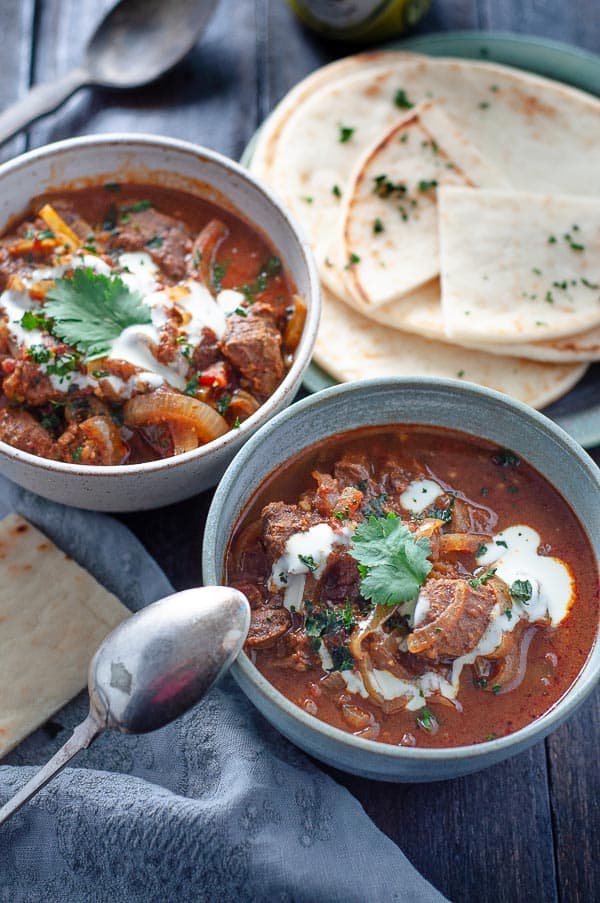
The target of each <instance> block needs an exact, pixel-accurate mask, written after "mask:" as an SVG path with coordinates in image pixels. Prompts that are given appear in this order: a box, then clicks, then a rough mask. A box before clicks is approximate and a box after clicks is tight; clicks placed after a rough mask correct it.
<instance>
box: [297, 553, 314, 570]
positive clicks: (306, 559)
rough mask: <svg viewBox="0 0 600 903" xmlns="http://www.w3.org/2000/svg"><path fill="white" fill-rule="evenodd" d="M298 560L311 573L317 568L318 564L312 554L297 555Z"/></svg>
mask: <svg viewBox="0 0 600 903" xmlns="http://www.w3.org/2000/svg"><path fill="white" fill-rule="evenodd" d="M298 560H299V561H301V562H302V564H303V565H304V566H305V567H307V568H308V570H309V571H310V572H311V574H312V573H313V571H316V570H317V568H318V564H317V562H316V561H315V559H314V558H313V557H312V555H298Z"/></svg>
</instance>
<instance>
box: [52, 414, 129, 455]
mask: <svg viewBox="0 0 600 903" xmlns="http://www.w3.org/2000/svg"><path fill="white" fill-rule="evenodd" d="M56 445H57V449H58V450H59V453H60V456H61V458H62V460H63V461H67V462H69V463H71V464H73V463H74V464H100V465H102V466H107V465H110V464H123V462H124V461H125V459H126V458H127V454H128V448H127V446H126V445H125V443H124V442H123V440H122V439H121V434H120V433H119V430H118V429H117V427H116V426H115V424H114V423H113V421H112V420H111V419H110V417H100V416H99V417H89V418H88V419H87V420H83V421H82V422H81V423H74V424H72V425H71V426H69V427H68V428H67V429H66V430H65V432H64V433H63V434H62V436H61V437H60V438H59V439H58V442H57V443H56Z"/></svg>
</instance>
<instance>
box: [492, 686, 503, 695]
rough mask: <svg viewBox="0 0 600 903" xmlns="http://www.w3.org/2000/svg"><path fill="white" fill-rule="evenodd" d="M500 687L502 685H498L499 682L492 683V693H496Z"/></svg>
mask: <svg viewBox="0 0 600 903" xmlns="http://www.w3.org/2000/svg"><path fill="white" fill-rule="evenodd" d="M501 689H502V687H501V686H500V684H494V686H493V687H492V693H495V694H496V695H498V693H499V692H500V690H501Z"/></svg>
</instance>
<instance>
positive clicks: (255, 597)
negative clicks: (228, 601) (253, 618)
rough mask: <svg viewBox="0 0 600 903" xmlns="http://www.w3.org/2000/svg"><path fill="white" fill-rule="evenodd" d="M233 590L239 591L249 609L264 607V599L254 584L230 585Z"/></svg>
mask: <svg viewBox="0 0 600 903" xmlns="http://www.w3.org/2000/svg"><path fill="white" fill-rule="evenodd" d="M231 585H232V586H233V588H234V589H239V591H240V592H241V593H243V594H244V595H245V597H246V599H247V600H248V602H249V603H250V608H253V609H254V608H261V607H262V606H263V605H264V599H263V597H262V594H261V591H260V590H259V588H258V587H257V586H256V585H255V584H254V583H241V582H239V583H232V584H231Z"/></svg>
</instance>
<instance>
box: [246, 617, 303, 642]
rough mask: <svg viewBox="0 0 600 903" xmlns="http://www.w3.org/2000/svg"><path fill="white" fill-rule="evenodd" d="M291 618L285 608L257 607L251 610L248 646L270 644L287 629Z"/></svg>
mask: <svg viewBox="0 0 600 903" xmlns="http://www.w3.org/2000/svg"><path fill="white" fill-rule="evenodd" d="M291 623H292V618H291V615H290V613H289V611H288V610H287V608H258V609H255V610H254V611H253V612H252V620H251V622H250V630H249V631H248V639H247V640H246V643H247V645H248V646H254V647H256V646H271V645H272V644H273V643H275V642H276V641H277V640H278V639H279V637H281V636H283V634H284V633H285V632H286V631H287V630H289V628H290V626H291Z"/></svg>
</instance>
